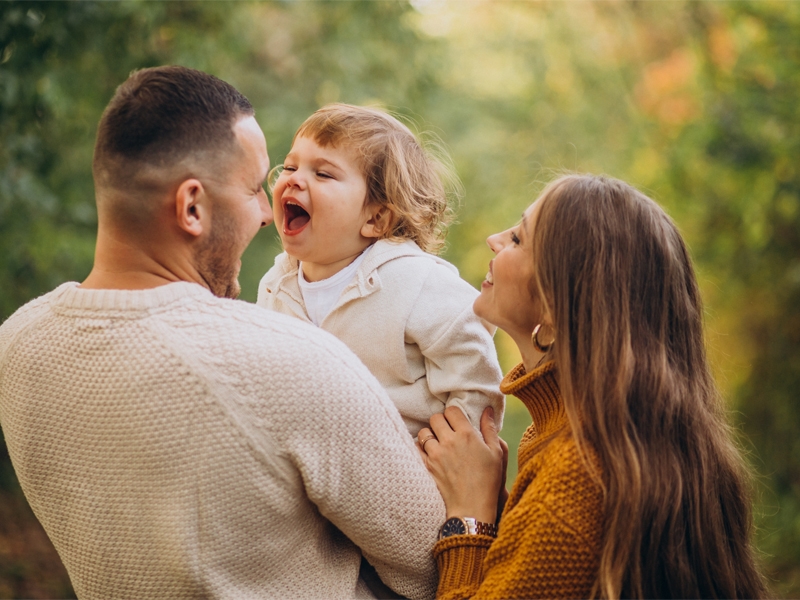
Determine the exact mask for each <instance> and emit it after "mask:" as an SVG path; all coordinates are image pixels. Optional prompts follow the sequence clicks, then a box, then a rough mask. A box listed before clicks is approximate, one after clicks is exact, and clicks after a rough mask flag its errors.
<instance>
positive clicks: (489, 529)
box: [464, 517, 497, 537]
mask: <svg viewBox="0 0 800 600" xmlns="http://www.w3.org/2000/svg"><path fill="white" fill-rule="evenodd" d="M464 522H465V523H466V524H467V533H469V535H488V536H489V537H497V525H495V524H494V523H483V522H481V521H477V520H475V519H473V518H472V517H464Z"/></svg>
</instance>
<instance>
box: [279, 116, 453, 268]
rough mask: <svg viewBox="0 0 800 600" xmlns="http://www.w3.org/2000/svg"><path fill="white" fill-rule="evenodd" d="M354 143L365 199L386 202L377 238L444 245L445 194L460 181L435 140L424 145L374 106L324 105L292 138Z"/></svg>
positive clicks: (434, 248) (429, 247)
mask: <svg viewBox="0 0 800 600" xmlns="http://www.w3.org/2000/svg"><path fill="white" fill-rule="evenodd" d="M298 137H306V138H309V139H312V140H314V141H315V142H316V143H317V144H319V145H320V146H334V147H342V146H344V147H346V148H353V149H354V150H355V151H356V153H357V155H358V157H359V160H360V163H361V164H360V166H361V169H362V171H363V173H364V177H365V179H366V181H367V197H366V203H367V204H373V203H375V204H379V205H381V206H383V207H386V209H387V211H386V216H385V217H383V218H384V219H385V222H383V223H379V224H378V225H379V229H380V231H382V235H381V237H382V238H386V239H390V240H397V241H402V240H414V241H415V242H416V243H417V245H418V246H419V247H420V248H422V249H423V250H424V251H425V252H430V253H433V254H436V253H438V252H439V251H440V250H441V249H442V247H443V246H444V237H445V235H446V233H447V227H448V225H449V224H450V222H451V220H452V209H451V208H450V202H449V199H450V197H453V196H454V197H456V198H457V197H458V195H459V194H460V182H459V180H458V177H457V176H456V175H455V171H454V169H453V167H452V163H451V162H450V159H449V156H448V155H447V153H446V152H445V151H444V150H443V149H442V147H441V145H440V144H437V143H435V142H429V143H426V144H425V147H424V146H423V144H422V143H421V142H420V141H419V140H418V139H417V137H416V136H415V135H414V134H413V133H412V132H411V130H410V129H409V128H408V127H406V126H405V125H403V124H402V123H401V122H400V121H398V120H397V119H396V118H395V117H393V116H391V115H389V114H387V113H385V112H383V111H381V110H378V109H375V108H367V107H363V106H352V105H350V104H329V105H327V106H324V107H322V108H320V109H319V110H318V111H317V112H315V113H314V114H313V115H311V116H310V117H309V118H308V119H306V120H305V122H304V123H303V124H302V125H301V126H300V128H299V129H298V130H297V133H295V135H294V139H297V138H298Z"/></svg>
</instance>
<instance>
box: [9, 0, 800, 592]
mask: <svg viewBox="0 0 800 600" xmlns="http://www.w3.org/2000/svg"><path fill="white" fill-rule="evenodd" d="M799 30H800V4H798V3H789V2H782V1H780V0H762V1H742V2H715V3H696V2H690V1H678V2H670V3H650V2H635V1H629V0H612V1H610V2H602V3H599V2H598V3H561V2H553V3H551V2H536V3H529V2H525V3H520V2H500V1H493V2H489V1H482V0H475V1H474V2H469V3H459V2H447V0H412V2H411V3H410V4H409V3H407V2H405V1H396V2H393V1H387V2H370V1H354V2H291V1H280V2H260V3H245V2H236V3H228V2H179V3H177V2H176V3H173V2H165V3H155V2H144V1H130V2H113V3H111V2H80V3H78V2H3V3H0V138H1V139H2V140H3V144H2V146H0V289H2V290H3V293H2V295H1V296H0V320H2V319H4V318H6V317H7V316H8V315H9V314H11V312H13V311H14V310H15V309H16V308H17V307H18V306H20V305H21V304H23V303H24V302H25V301H27V300H28V299H30V298H33V297H35V296H38V295H40V294H42V293H44V292H46V291H48V290H50V289H52V288H53V287H55V286H56V285H58V284H59V283H61V282H62V281H65V280H69V279H72V280H80V279H82V278H83V277H84V276H85V275H86V273H88V270H89V268H90V266H91V257H92V250H93V242H94V230H95V225H96V223H95V218H96V217H95V213H94V207H93V190H92V182H91V152H92V144H93V137H94V131H95V127H96V124H97V121H98V119H99V117H100V114H101V111H102V109H103V107H104V106H105V104H106V103H107V102H108V100H109V98H110V97H111V95H112V94H113V91H114V89H115V87H116V86H117V85H118V84H119V83H120V82H122V81H123V80H124V79H125V78H126V77H127V75H128V73H129V72H130V71H131V70H132V69H134V68H141V67H147V66H152V65H158V64H170V63H179V64H184V65H187V66H191V67H195V68H199V69H202V70H205V71H208V72H210V73H214V74H215V75H217V76H219V77H221V78H223V79H225V80H227V81H229V82H231V83H232V84H233V85H235V86H237V87H238V88H239V89H241V90H242V91H243V92H244V93H245V94H246V95H247V96H248V97H249V98H250V99H251V101H252V102H253V104H254V105H255V107H256V110H257V118H258V120H259V122H260V124H261V125H262V127H263V129H264V131H265V134H266V136H267V140H268V143H269V147H270V155H271V157H272V159H273V164H279V163H280V162H281V159H282V157H283V156H284V155H285V154H286V152H287V151H288V149H289V145H290V143H291V138H292V135H293V133H294V131H295V130H296V128H297V126H298V125H299V124H300V123H301V122H302V120H303V119H305V118H306V117H307V116H308V115H309V114H310V113H311V112H312V111H313V110H315V109H316V108H317V107H318V106H320V105H322V104H325V103H327V102H332V101H344V102H351V103H357V104H367V103H377V104H381V105H383V106H386V107H388V108H390V109H392V110H394V111H396V112H398V113H399V114H401V115H403V116H404V117H406V118H408V119H411V120H413V121H415V122H416V123H417V124H418V128H419V129H421V130H432V131H433V132H434V133H436V134H438V135H439V136H441V137H442V138H443V139H444V141H445V142H446V143H447V145H448V146H449V147H450V149H451V151H452V154H453V158H454V160H455V163H456V165H457V168H458V171H459V173H460V174H461V175H462V177H463V180H464V187H465V189H466V192H467V193H466V197H465V200H464V201H463V202H462V205H461V207H460V210H459V215H458V216H459V223H458V224H456V225H455V226H454V227H453V228H452V230H451V233H450V237H449V248H448V250H447V256H448V258H449V259H451V260H453V261H454V262H455V263H456V264H457V265H458V266H459V268H460V269H461V272H462V275H464V276H465V278H466V279H468V280H469V281H471V282H472V283H474V284H477V283H479V282H480V280H481V279H482V278H483V277H484V274H485V273H486V269H487V263H488V261H489V259H490V252H489V250H488V249H487V248H486V246H485V243H484V239H485V237H486V236H487V235H488V234H490V233H493V232H494V231H497V230H500V229H502V228H505V227H507V226H509V225H510V224H512V223H513V222H514V221H516V220H517V219H518V218H519V215H520V214H521V212H522V211H523V209H524V208H525V207H526V206H527V204H528V203H530V201H532V200H533V199H534V197H535V196H536V193H537V192H538V190H539V188H540V184H541V183H544V182H545V181H547V180H549V179H550V178H551V176H552V175H553V174H554V173H556V172H557V171H558V170H560V169H571V170H579V171H592V172H607V173H609V174H612V175H614V176H617V177H620V178H622V179H626V180H628V181H631V182H632V183H634V184H636V185H638V186H639V187H640V188H642V189H643V190H644V191H646V192H647V193H649V194H650V195H652V196H653V197H654V198H655V199H656V200H658V201H659V202H661V203H662V204H663V205H664V206H665V207H666V208H667V209H668V211H669V212H670V214H672V215H673V217H674V218H675V219H676V221H677V222H678V224H679V225H680V227H681V229H682V230H683V231H684V233H685V235H686V237H687V240H688V241H689V243H690V245H691V247H692V249H693V253H694V256H695V259H696V261H697V267H698V272H699V276H700V280H701V285H702V287H703V293H704V297H705V299H706V304H707V307H708V308H707V313H708V314H707V317H708V327H707V330H708V334H709V349H710V352H711V356H712V361H713V363H714V365H715V369H716V372H717V375H718V380H719V382H720V384H721V386H722V388H723V391H724V393H725V396H726V398H727V399H728V400H729V401H730V403H731V407H732V408H733V409H735V410H736V411H737V413H736V418H737V425H738V427H739V430H740V431H741V432H742V434H743V435H742V439H743V442H744V443H745V444H746V445H747V446H748V448H751V449H752V451H751V454H750V456H751V459H752V462H753V464H754V467H755V469H756V470H757V471H758V473H759V475H760V478H759V490H760V493H759V497H758V500H759V505H758V510H757V517H758V523H759V527H760V530H759V545H760V547H761V549H762V550H763V551H764V552H765V554H766V557H765V561H766V564H767V566H768V570H769V572H770V574H771V576H772V577H773V578H774V579H775V580H776V581H777V584H776V585H777V591H779V592H780V593H783V594H786V595H789V596H796V595H797V594H800V569H799V568H798V566H797V565H798V564H800V501H798V498H800V447H799V446H800V442H798V432H799V431H800V417H799V416H798V414H799V413H798V411H797V410H796V409H795V407H794V402H793V401H794V400H795V398H796V397H797V390H800V316H799V315H800V258H798V257H800V206H798V202H799V200H800V198H799V196H800V171H799V170H798V166H797V156H798V154H799V152H798V151H799V150H800V148H798V145H799V144H800V135H798V134H800V132H799V131H798V128H799V127H800V123H799V122H798V119H797V117H796V112H797V108H796V107H797V106H798V104H799V102H798V101H799V100H800V98H799V96H800V71H798V68H797V67H798V64H800V38H798V36H797V31H799ZM277 251H278V242H277V239H276V236H275V235H274V230H272V229H271V228H270V230H268V231H264V232H262V233H261V234H259V235H258V236H257V237H256V239H255V241H254V243H253V244H252V245H251V247H250V248H249V249H248V252H247V253H246V254H245V256H244V259H243V269H242V287H243V290H244V292H243V298H245V299H248V300H254V299H255V294H256V287H255V286H256V284H257V281H258V279H259V277H260V276H261V275H262V274H263V273H264V271H266V269H267V268H268V267H269V265H270V263H271V260H272V257H273V256H274V254H275V253H276V252H277ZM498 347H499V349H500V353H501V359H502V362H503V363H504V367H506V368H509V367H511V366H512V364H513V362H514V360H516V354H515V350H514V348H513V344H511V342H510V341H509V340H508V338H506V337H505V336H502V335H499V336H498ZM528 423H529V417H528V415H527V413H526V411H525V410H524V408H523V407H522V406H521V404H519V403H516V402H515V401H513V400H512V401H510V403H509V409H508V415H507V419H506V428H505V430H504V435H505V436H506V437H507V438H508V439H509V441H510V443H511V444H512V446H513V445H514V444H515V443H516V442H517V441H518V439H519V436H520V435H521V432H522V431H523V430H524V428H525V427H526V426H527V424H528ZM510 471H511V473H510V477H513V474H514V469H513V464H512V468H511V469H510ZM0 494H4V496H2V497H0V503H3V506H15V507H17V508H14V509H13V511H17V510H18V512H15V513H14V514H20V515H22V514H27V513H24V505H22V504H18V503H17V504H15V503H16V502H17V500H18V499H19V495H18V488H17V487H16V483H15V480H14V479H13V473H12V471H11V470H10V469H9V468H8V462H7V458H6V455H5V454H4V453H0ZM9 510H10V509H9ZM13 511H12V512H13ZM5 514H6V512H3V513H0V517H2V516H4V515H5ZM9 514H10V513H9ZM9 531H10V530H8V529H3V528H2V527H0V562H2V564H3V565H4V566H3V567H2V568H0V596H2V595H16V596H29V597H34V596H37V595H39V596H41V595H47V594H50V595H59V593H58V592H55V591H53V590H56V589H61V588H58V587H57V584H53V585H54V586H56V587H53V586H51V587H49V588H48V587H47V586H46V585H41V586H40V587H39V588H36V589H34V588H32V587H30V585H31V584H30V583H25V582H30V581H32V580H35V579H36V577H35V576H31V574H32V573H34V572H37V570H38V572H41V567H40V566H39V565H41V564H42V563H38V562H37V563H36V564H35V565H34V566H32V565H33V562H34V560H38V559H33V558H32V557H33V556H34V554H33V551H32V550H31V551H29V552H28V553H27V556H28V560H29V561H31V563H30V564H24V563H23V562H22V560H23V559H22V558H21V557H24V556H26V553H25V552H23V551H20V552H17V553H16V554H14V555H13V556H15V557H17V558H7V557H8V556H11V555H10V554H3V551H2V548H3V540H4V539H6V538H4V536H8V535H12V534H13V535H20V534H19V531H18V530H17V531H16V533H13V532H11V533H9ZM25 535H28V536H29V537H30V535H32V534H25ZM8 539H10V538H8ZM15 539H16V538H15ZM15 543H16V542H15ZM15 561H16V562H15ZM5 565H10V566H8V568H6V566H5ZM40 579H42V578H40ZM26 585H27V586H28V587H25V586H26ZM47 585H50V584H47ZM4 586H5V587H4ZM6 590H11V591H9V592H8V594H6ZM37 590H38V591H37ZM46 590H50V591H46Z"/></svg>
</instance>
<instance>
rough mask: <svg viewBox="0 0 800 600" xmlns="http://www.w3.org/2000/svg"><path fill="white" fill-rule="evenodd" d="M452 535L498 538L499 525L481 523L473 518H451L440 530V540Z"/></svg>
mask: <svg viewBox="0 0 800 600" xmlns="http://www.w3.org/2000/svg"><path fill="white" fill-rule="evenodd" d="M451 535H488V536H491V537H497V525H495V524H494V523H481V522H480V521H476V520H475V519H473V518H472V517H463V518H461V517H450V518H449V519H447V521H445V522H444V525H442V528H441V529H440V530H439V539H440V540H443V539H444V538H446V537H450V536H451Z"/></svg>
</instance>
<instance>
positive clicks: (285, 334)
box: [169, 297, 363, 374]
mask: <svg viewBox="0 0 800 600" xmlns="http://www.w3.org/2000/svg"><path fill="white" fill-rule="evenodd" d="M197 312H198V313H199V315H195V316H194V317H193V318H192V323H191V327H192V328H193V329H195V330H196V331H195V332H194V333H189V334H188V335H185V334H181V335H182V337H186V338H193V339H197V340H198V342H202V344H203V345H207V346H208V347H209V348H211V347H215V348H217V349H218V352H219V353H220V354H224V353H226V352H227V353H230V355H232V356H233V355H235V356H237V358H236V359H235V360H237V361H241V362H243V363H246V364H251V365H253V366H255V365H256V364H260V365H261V367H262V369H261V372H263V369H264V368H268V367H274V368H285V367H287V366H290V365H294V366H295V367H296V368H298V370H299V366H300V365H309V364H310V365H314V364H315V363H316V364H317V367H315V369H314V370H316V371H317V372H319V370H320V366H321V365H320V363H324V364H325V365H330V364H332V363H333V364H335V368H336V369H338V370H341V369H343V368H344V369H345V370H356V371H358V372H359V373H360V374H363V373H361V371H362V367H363V365H362V364H361V363H360V361H359V360H358V358H356V356H355V355H354V354H353V353H352V351H351V350H350V349H349V348H348V347H347V346H346V345H345V344H344V343H343V342H342V341H341V340H339V339H338V338H336V337H335V336H334V335H332V334H330V333H328V332H327V331H324V330H322V329H320V328H318V327H315V326H314V325H312V324H310V323H306V322H303V321H301V320H300V319H297V318H295V317H292V316H289V315H285V314H282V313H280V312H277V311H274V310H268V309H265V308H262V307H261V306H257V305H255V304H251V303H249V302H245V301H242V300H230V299H226V298H216V297H207V298H204V299H203V303H202V306H201V307H199V310H198V311H197ZM173 318H176V317H175V315H170V317H169V321H172V319H173ZM177 318H180V316H177ZM180 325H181V324H180V323H178V322H171V326H173V327H175V329H176V330H177V331H179V332H180V330H181V329H182V328H181V326H180ZM187 333H188V332H187ZM326 370H327V369H326Z"/></svg>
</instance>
